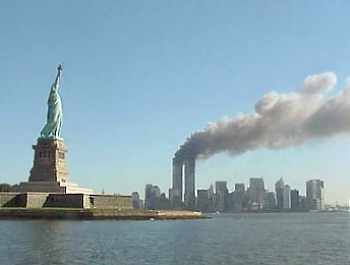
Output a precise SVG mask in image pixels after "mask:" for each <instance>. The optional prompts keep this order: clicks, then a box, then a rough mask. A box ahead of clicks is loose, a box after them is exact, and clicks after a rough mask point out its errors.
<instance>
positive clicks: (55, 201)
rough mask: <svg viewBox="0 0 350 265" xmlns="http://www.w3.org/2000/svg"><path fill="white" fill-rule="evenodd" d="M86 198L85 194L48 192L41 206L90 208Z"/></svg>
mask: <svg viewBox="0 0 350 265" xmlns="http://www.w3.org/2000/svg"><path fill="white" fill-rule="evenodd" d="M88 198H89V195H85V194H50V195H49V196H48V198H47V200H46V202H45V203H44V205H43V207H57V208H90V205H89V199H88Z"/></svg>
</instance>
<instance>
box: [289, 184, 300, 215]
mask: <svg viewBox="0 0 350 265" xmlns="http://www.w3.org/2000/svg"><path fill="white" fill-rule="evenodd" d="M290 199H291V209H292V211H293V212H297V211H300V196H299V191H298V190H296V189H294V190H291V192H290Z"/></svg>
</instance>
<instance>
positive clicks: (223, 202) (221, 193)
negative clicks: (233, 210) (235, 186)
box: [215, 181, 228, 212]
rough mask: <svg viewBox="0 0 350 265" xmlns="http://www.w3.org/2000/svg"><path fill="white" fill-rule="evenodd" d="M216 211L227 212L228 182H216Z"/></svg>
mask: <svg viewBox="0 0 350 265" xmlns="http://www.w3.org/2000/svg"><path fill="white" fill-rule="evenodd" d="M215 194H216V207H215V208H216V210H217V211H219V212H226V210H227V202H228V189H227V182H226V181H216V182H215Z"/></svg>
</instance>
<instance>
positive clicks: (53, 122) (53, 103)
mask: <svg viewBox="0 0 350 265" xmlns="http://www.w3.org/2000/svg"><path fill="white" fill-rule="evenodd" d="M57 70H58V73H57V76H56V79H55V83H53V84H52V86H51V91H50V96H49V99H48V102H47V105H48V110H47V122H46V124H45V126H44V128H43V129H42V131H41V133H40V136H41V137H43V138H60V135H61V126H62V102H61V97H60V95H59V94H58V88H59V84H60V77H61V72H62V64H59V65H58V67H57Z"/></svg>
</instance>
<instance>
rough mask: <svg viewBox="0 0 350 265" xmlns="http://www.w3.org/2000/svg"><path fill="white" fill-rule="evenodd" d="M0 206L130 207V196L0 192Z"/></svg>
mask: <svg viewBox="0 0 350 265" xmlns="http://www.w3.org/2000/svg"><path fill="white" fill-rule="evenodd" d="M0 207H26V208H42V207H53V208H116V209H132V208H133V207H132V199H131V196H123V195H94V194H92V195H88V194H73V193H69V194H60V193H45V192H27V193H12V192H1V193H0Z"/></svg>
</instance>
